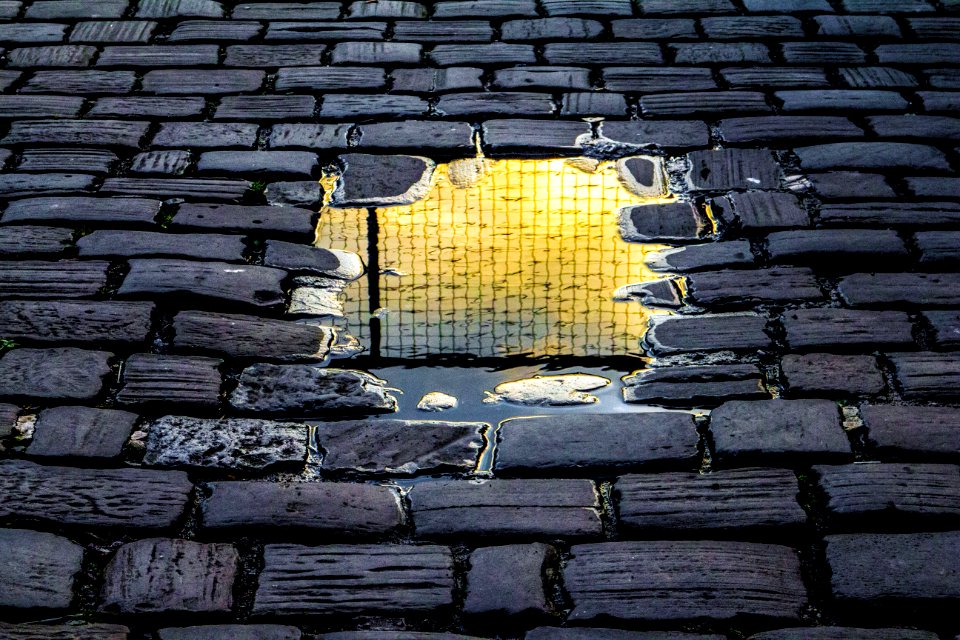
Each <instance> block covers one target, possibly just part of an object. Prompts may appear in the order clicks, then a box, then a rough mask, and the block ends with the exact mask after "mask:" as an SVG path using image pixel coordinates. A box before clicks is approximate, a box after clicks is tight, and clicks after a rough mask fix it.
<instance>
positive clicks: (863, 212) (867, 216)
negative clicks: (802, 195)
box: [820, 202, 960, 226]
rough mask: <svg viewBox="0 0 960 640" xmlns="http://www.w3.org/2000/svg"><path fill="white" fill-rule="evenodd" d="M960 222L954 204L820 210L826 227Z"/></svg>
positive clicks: (847, 206) (840, 206)
mask: <svg viewBox="0 0 960 640" xmlns="http://www.w3.org/2000/svg"><path fill="white" fill-rule="evenodd" d="M958 221H960V204H957V203H954V202H922V203H920V202H882V203H876V202H868V203H854V204H831V205H825V206H823V207H821V209H820V222H821V223H823V224H828V225H851V224H852V225H869V226H878V225H882V226H890V225H919V226H924V225H949V224H955V223H957V222H958Z"/></svg>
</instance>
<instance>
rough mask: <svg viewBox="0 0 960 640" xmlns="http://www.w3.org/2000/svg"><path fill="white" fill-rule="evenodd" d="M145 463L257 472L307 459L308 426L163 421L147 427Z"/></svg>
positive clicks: (168, 418) (233, 420)
mask: <svg viewBox="0 0 960 640" xmlns="http://www.w3.org/2000/svg"><path fill="white" fill-rule="evenodd" d="M147 433H148V437H147V446H146V455H145V456H144V463H145V464H148V465H156V466H165V467H176V466H185V467H207V468H213V469H233V470H238V471H261V470H264V469H268V468H270V467H274V466H289V467H296V466H298V465H301V466H302V465H303V463H304V462H305V461H306V457H307V427H306V425H302V424H297V423H292V422H272V421H269V420H255V419H236V418H226V419H220V420H209V419H206V420H205V419H199V418H188V417H178V416H165V417H163V418H159V419H157V420H154V421H153V422H151V423H150V424H149V426H148V428H147Z"/></svg>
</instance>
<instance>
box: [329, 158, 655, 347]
mask: <svg viewBox="0 0 960 640" xmlns="http://www.w3.org/2000/svg"><path fill="white" fill-rule="evenodd" d="M471 169H479V171H471ZM471 176H472V177H471ZM669 201H671V199H670V198H666V197H664V198H657V199H653V198H642V197H638V196H637V195H634V194H633V193H631V192H630V191H628V190H627V189H626V188H625V186H624V185H623V184H622V183H621V181H620V179H619V177H618V175H617V168H616V164H615V163H613V162H603V163H599V164H597V163H595V162H594V161H591V160H586V159H578V160H488V159H482V158H477V159H472V160H465V161H458V162H455V163H451V164H445V165H440V166H438V167H437V170H436V172H435V175H434V178H433V186H432V190H431V192H430V195H429V196H428V197H427V198H426V199H424V200H421V201H419V202H416V203H414V204H412V205H408V206H398V207H387V208H380V209H378V210H377V219H378V223H379V227H380V229H379V234H378V248H379V262H380V268H381V271H382V274H381V275H380V280H379V283H380V306H381V307H382V308H383V309H384V310H386V311H387V312H386V313H380V314H378V317H380V318H381V323H382V328H381V335H382V342H381V347H380V354H381V355H382V356H385V357H403V358H412V357H420V356H424V355H428V354H437V353H444V354H455V353H467V354H472V355H477V356H485V357H489V356H506V355H519V354H535V355H570V356H608V355H626V354H629V353H637V352H639V344H640V339H641V338H642V337H643V334H644V332H645V331H646V325H647V320H648V318H649V317H650V315H651V314H652V313H658V312H656V311H653V310H650V309H647V308H644V307H643V306H641V305H640V304H639V303H637V302H614V300H613V298H612V296H613V292H614V291H615V290H616V289H617V288H619V287H621V286H624V285H628V284H635V283H639V282H644V281H650V280H659V279H662V278H664V277H665V276H664V274H658V273H654V272H652V271H650V270H649V269H648V268H647V267H646V265H645V262H644V258H645V256H646V255H647V254H648V253H650V252H654V251H657V250H660V249H663V248H664V247H663V246H661V245H643V244H630V243H627V242H625V241H624V240H623V239H622V238H621V237H620V232H619V227H618V221H617V209H619V208H620V207H625V206H632V205H643V204H653V203H655V202H669ZM317 244H318V246H323V247H330V248H337V249H346V250H351V251H356V252H358V253H360V254H361V255H363V256H364V258H365V259H366V258H367V251H366V247H367V211H366V210H362V209H335V208H331V207H325V208H324V209H323V210H322V211H321V216H320V227H319V230H318V242H317ZM397 274H399V275H397ZM366 289H367V287H366V284H364V283H363V282H361V283H358V284H357V285H355V286H354V287H352V288H350V289H348V290H347V294H348V301H347V313H348V316H349V317H350V318H351V324H350V326H349V327H348V328H349V329H350V330H351V331H353V332H354V333H355V334H356V335H357V336H358V337H359V338H360V339H361V340H362V341H364V342H366V341H367V339H368V338H369V336H368V331H367V327H366V323H367V322H368V320H369V317H370V314H369V307H368V298H367V293H368V292H367V290H366Z"/></svg>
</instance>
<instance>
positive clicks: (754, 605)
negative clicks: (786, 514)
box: [564, 541, 807, 621]
mask: <svg viewBox="0 0 960 640" xmlns="http://www.w3.org/2000/svg"><path fill="white" fill-rule="evenodd" d="M570 552H571V554H572V556H573V558H572V559H571V560H569V561H568V563H567V566H566V568H565V570H564V583H565V585H566V589H567V591H568V593H569V594H570V598H571V599H572V600H573V612H572V613H571V614H570V619H571V620H577V621H589V620H593V619H596V618H600V617H605V616H609V617H611V618H616V619H620V620H659V621H666V620H684V619H692V618H707V619H716V620H725V619H730V618H733V617H735V616H738V615H753V616H764V617H769V618H794V619H797V618H798V617H799V615H800V610H801V609H802V608H803V607H804V606H805V604H806V602H807V593H806V589H805V587H804V585H803V581H802V580H801V577H800V562H799V559H798V558H797V554H796V552H795V551H794V550H793V549H790V548H788V547H782V546H776V545H764V544H753V543H746V542H690V541H673V542H658V541H649V542H612V543H600V544H587V545H575V546H573V547H572V548H571V549H570ZM614 594H616V595H614Z"/></svg>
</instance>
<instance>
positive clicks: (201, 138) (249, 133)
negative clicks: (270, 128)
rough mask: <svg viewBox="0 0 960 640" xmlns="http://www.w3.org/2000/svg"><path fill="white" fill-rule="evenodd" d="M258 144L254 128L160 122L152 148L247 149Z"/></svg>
mask: <svg viewBox="0 0 960 640" xmlns="http://www.w3.org/2000/svg"><path fill="white" fill-rule="evenodd" d="M256 141H257V125H255V124H241V123H232V122H231V123H226V122H161V123H160V130H159V131H157V133H156V134H155V135H154V136H153V141H152V143H151V144H152V145H153V146H154V147H173V148H183V147H190V148H198V147H199V148H204V147H216V148H223V147H227V148H229V147H240V148H248V149H249V148H250V147H252V146H253V145H254V143H255V142H256Z"/></svg>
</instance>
